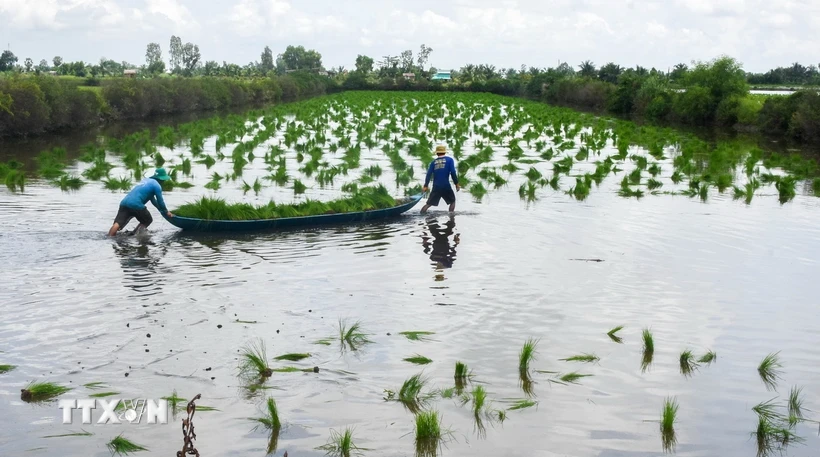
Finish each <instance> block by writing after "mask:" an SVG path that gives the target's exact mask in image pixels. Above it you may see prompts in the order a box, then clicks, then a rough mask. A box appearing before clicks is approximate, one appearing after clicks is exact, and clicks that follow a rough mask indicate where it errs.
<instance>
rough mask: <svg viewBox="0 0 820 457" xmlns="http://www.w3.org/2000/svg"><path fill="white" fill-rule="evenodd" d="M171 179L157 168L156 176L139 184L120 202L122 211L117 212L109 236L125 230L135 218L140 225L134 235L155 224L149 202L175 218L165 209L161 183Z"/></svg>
mask: <svg viewBox="0 0 820 457" xmlns="http://www.w3.org/2000/svg"><path fill="white" fill-rule="evenodd" d="M169 179H171V177H170V176H168V173H166V172H165V169H164V168H157V169H156V171H155V172H154V175H153V176H151V177H150V178H145V179H143V180H142V181H141V182H140V183H139V184H137V185H136V186H134V188H133V189H131V192H128V195H126V196H125V198H123V199H122V201H121V202H120V210H119V211H118V212H117V217H115V218H114V225H112V226H111V229H110V230H109V231H108V236H114V235H116V234H117V232H119V231H120V230H122V229H123V228H125V226H126V225H128V223H129V222H130V221H131V219H133V218H137V221H139V225H138V226H137V228H136V229H134V233H136V232H137V230H139V229H141V228H146V227H148V226H149V225H151V222H154V218H152V217H151V213H149V212H148V208H146V207H145V204H146V203H148V202H149V201H150V202H151V204H153V205H154V207H155V208H156V209H158V210H160V211H162V212H163V213H166V214H168V217H174V215H173V214H171V212H170V211H168V208H166V207H165V201H164V200H163V199H162V186H161V185H160V181H167V180H169Z"/></svg>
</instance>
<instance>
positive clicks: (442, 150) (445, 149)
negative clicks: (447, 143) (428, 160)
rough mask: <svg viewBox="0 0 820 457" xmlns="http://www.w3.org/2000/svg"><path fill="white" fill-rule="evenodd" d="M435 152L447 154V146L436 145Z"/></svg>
mask: <svg viewBox="0 0 820 457" xmlns="http://www.w3.org/2000/svg"><path fill="white" fill-rule="evenodd" d="M436 154H447V148H445V147H444V146H436Z"/></svg>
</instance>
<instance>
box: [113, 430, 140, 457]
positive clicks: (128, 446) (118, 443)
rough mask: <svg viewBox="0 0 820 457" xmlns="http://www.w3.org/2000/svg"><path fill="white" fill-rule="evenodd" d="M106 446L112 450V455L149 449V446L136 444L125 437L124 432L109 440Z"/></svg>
mask: <svg viewBox="0 0 820 457" xmlns="http://www.w3.org/2000/svg"><path fill="white" fill-rule="evenodd" d="M106 446H107V447H108V450H110V451H111V454H112V455H113V454H118V455H128V454H133V453H134V452H139V451H147V450H148V448H146V447H144V446H141V445H139V444H136V443H134V442H133V441H130V440H128V439H127V438H123V436H122V433H120V434H119V435H117V437H116V438H114V439H112V440H111V441H109V442H108V444H106Z"/></svg>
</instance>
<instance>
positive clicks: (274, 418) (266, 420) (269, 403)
mask: <svg viewBox="0 0 820 457" xmlns="http://www.w3.org/2000/svg"><path fill="white" fill-rule="evenodd" d="M263 412H264V415H263V416H261V417H257V418H254V419H253V420H254V421H256V422H259V423H260V424H262V425H263V426H264V427H265V428H267V429H269V430H275V431H277V433H278V430H279V429H281V428H282V422H281V421H280V419H279V408H278V407H277V406H276V400H274V398H273V397H268V399H267V400H265V410H264V411H263Z"/></svg>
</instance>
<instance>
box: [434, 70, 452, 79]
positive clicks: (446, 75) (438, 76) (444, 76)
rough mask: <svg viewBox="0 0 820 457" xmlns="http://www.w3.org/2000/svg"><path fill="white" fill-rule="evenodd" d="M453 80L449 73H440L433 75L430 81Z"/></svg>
mask: <svg viewBox="0 0 820 457" xmlns="http://www.w3.org/2000/svg"><path fill="white" fill-rule="evenodd" d="M451 79H452V78H451V77H450V72H449V71H440V72H438V73H436V74H435V75H433V77H432V78H430V81H449V80H451Z"/></svg>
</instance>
